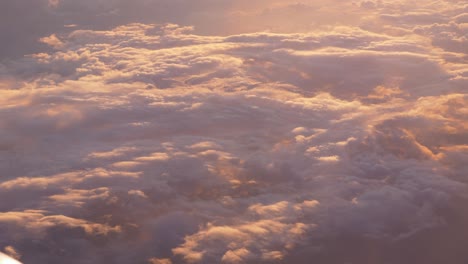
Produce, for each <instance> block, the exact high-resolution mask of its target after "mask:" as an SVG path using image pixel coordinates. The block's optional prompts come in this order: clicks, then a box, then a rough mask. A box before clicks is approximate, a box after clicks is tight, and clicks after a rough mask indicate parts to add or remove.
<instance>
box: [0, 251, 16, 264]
mask: <svg viewBox="0 0 468 264" xmlns="http://www.w3.org/2000/svg"><path fill="white" fill-rule="evenodd" d="M0 264H21V262H18V261H17V260H15V259H13V258H11V257H9V256H8V255H5V254H3V253H2V252H0Z"/></svg>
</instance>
